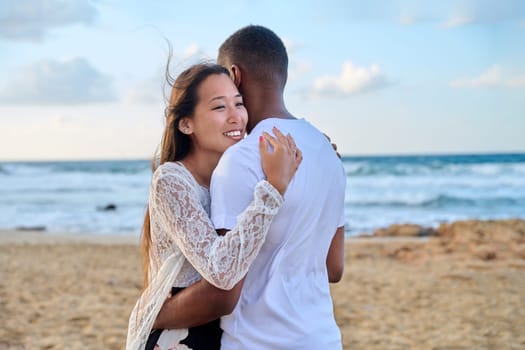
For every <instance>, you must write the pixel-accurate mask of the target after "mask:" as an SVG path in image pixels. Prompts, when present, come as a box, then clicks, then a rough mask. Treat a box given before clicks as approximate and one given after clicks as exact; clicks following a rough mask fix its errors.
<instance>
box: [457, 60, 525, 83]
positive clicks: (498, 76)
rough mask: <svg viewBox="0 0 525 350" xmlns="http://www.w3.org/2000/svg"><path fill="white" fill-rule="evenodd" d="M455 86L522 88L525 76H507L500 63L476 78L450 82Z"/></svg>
mask: <svg viewBox="0 0 525 350" xmlns="http://www.w3.org/2000/svg"><path fill="white" fill-rule="evenodd" d="M450 86H451V87H453V88H471V89H475V88H497V87H510V88H520V87H524V86H525V76H517V77H513V78H506V77H504V76H503V73H502V69H501V67H500V66H498V65H493V66H492V67H490V68H489V69H487V70H486V71H485V72H483V73H481V74H480V75H479V76H477V77H474V78H461V79H456V80H453V81H451V82H450Z"/></svg>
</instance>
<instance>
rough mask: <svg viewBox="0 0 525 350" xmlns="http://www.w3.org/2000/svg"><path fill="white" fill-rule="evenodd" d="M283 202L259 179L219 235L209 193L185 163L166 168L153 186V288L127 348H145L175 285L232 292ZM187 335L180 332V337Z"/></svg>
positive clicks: (136, 312)
mask: <svg viewBox="0 0 525 350" xmlns="http://www.w3.org/2000/svg"><path fill="white" fill-rule="evenodd" d="M282 201H283V198H282V196H281V195H280V194H279V192H278V191H277V190H276V189H275V188H274V187H273V186H272V185H271V184H270V183H268V182H267V181H260V182H259V183H258V184H257V186H256V187H255V189H254V199H253V201H252V202H251V203H250V205H249V206H248V207H247V208H246V209H245V210H244V212H243V213H242V214H241V215H239V217H238V218H237V226H236V227H235V228H234V229H233V230H231V231H229V232H228V233H226V235H224V236H219V235H217V233H216V231H215V228H214V227H213V224H212V223H211V221H210V219H209V204H210V195H209V192H208V190H207V189H205V188H203V187H202V186H200V185H199V184H198V183H197V182H196V181H195V178H194V177H193V176H192V175H191V173H190V172H189V171H188V170H187V169H186V168H185V167H184V166H183V165H182V164H180V163H164V164H163V165H161V166H160V167H159V168H158V169H157V170H156V171H155V173H154V174H153V179H152V182H151V188H150V198H149V209H150V225H151V240H152V242H151V251H150V278H149V285H148V287H147V288H146V289H145V290H144V292H143V293H142V295H141V296H140V298H139V300H138V301H137V303H136V305H135V307H134V309H133V311H132V312H131V316H130V319H129V327H128V337H127V341H126V349H127V350H130V349H133V350H139V349H140V350H142V349H144V346H145V344H146V341H147V339H148V336H149V334H150V332H151V329H152V326H153V322H154V321H155V319H156V317H157V314H158V313H159V311H160V308H161V306H162V304H163V303H164V301H165V300H166V298H167V296H168V295H169V293H170V291H171V288H172V287H186V286H188V285H190V284H193V283H194V282H196V281H198V280H200V278H201V276H202V278H204V279H206V280H207V281H208V282H210V283H211V284H213V285H215V286H216V287H218V288H221V289H231V288H233V286H235V284H237V282H239V281H240V280H241V279H242V278H243V277H244V275H245V274H246V273H247V271H248V268H249V266H250V264H251V263H252V262H253V260H254V259H255V257H256V256H257V254H258V253H259V250H260V248H261V246H262V244H263V243H264V240H265V238H266V234H267V232H268V229H269V227H270V224H271V221H272V219H273V217H274V216H275V214H277V211H278V209H279V207H280V206H281V204H282ZM199 274H200V275H199ZM186 335H187V329H181V330H180V339H181V340H182V339H184V338H185V337H186Z"/></svg>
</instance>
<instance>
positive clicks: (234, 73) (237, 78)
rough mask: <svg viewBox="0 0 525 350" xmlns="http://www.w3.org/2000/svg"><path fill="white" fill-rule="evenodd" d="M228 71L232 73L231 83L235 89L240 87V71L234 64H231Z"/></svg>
mask: <svg viewBox="0 0 525 350" xmlns="http://www.w3.org/2000/svg"><path fill="white" fill-rule="evenodd" d="M230 71H231V72H232V79H233V83H234V84H235V86H236V87H237V88H239V86H240V85H241V78H242V77H241V70H240V69H239V66H237V65H236V64H232V66H231V68H230Z"/></svg>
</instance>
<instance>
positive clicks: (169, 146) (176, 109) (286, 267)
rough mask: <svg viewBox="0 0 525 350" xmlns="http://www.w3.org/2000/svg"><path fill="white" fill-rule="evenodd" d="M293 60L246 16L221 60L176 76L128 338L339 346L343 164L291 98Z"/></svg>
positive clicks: (132, 341)
mask: <svg viewBox="0 0 525 350" xmlns="http://www.w3.org/2000/svg"><path fill="white" fill-rule="evenodd" d="M287 70H288V56H287V53H286V49H285V47H284V45H283V42H282V41H281V39H280V38H279V37H278V36H277V35H275V33H273V32H272V31H271V30H269V29H267V28H265V27H261V26H248V27H245V28H242V29H240V30H238V31H237V32H236V33H234V34H233V35H232V36H230V37H229V38H228V39H227V40H226V41H225V42H224V43H223V44H222V45H221V47H220V49H219V56H218V64H217V65H215V64H197V65H194V66H192V67H190V68H189V69H187V70H185V71H184V72H183V73H181V74H180V75H179V76H178V77H177V79H176V80H175V81H174V82H173V84H172V92H171V96H170V100H169V106H168V108H167V110H166V128H165V131H164V136H163V139H162V145H161V155H160V164H159V166H158V167H157V168H156V169H155V171H154V174H153V179H152V183H151V188H150V197H149V206H148V210H147V212H146V217H145V220H144V229H143V234H142V242H141V246H142V249H143V253H144V255H145V264H144V265H145V266H144V267H145V288H144V290H143V292H142V295H141V296H140V298H139V300H138V301H137V303H136V305H135V307H134V309H133V311H132V313H131V316H130V320H129V329H128V338H127V344H126V349H128V350H129V349H133V350H139V349H140V350H143V349H148V350H149V349H161V350H167V349H194V350H203V349H250V350H256V349H268V350H275V349H302V350H304V349H312V350H313V349H315V350H319V349H323V350H326V349H341V347H342V346H341V334H340V331H339V329H338V327H337V324H336V323H335V319H334V315H333V305H332V299H331V296H330V289H329V283H330V282H337V281H339V279H340V278H341V275H342V272H343V264H344V244H343V243H344V228H343V226H344V194H345V175H344V171H343V167H342V163H341V162H340V160H339V159H338V157H337V154H336V152H334V150H333V148H332V145H331V144H330V142H329V141H328V139H327V138H326V137H325V136H324V135H323V134H322V133H321V132H320V131H319V130H317V129H316V128H315V127H313V126H312V125H311V124H309V123H308V122H307V121H305V120H304V119H296V118H295V117H294V116H293V115H292V114H290V112H288V111H287V109H286V107H285V104H284V99H283V92H284V86H285V84H286V79H287ZM246 132H249V134H248V136H246V137H245V133H246ZM290 135H292V136H293V137H292V136H290Z"/></svg>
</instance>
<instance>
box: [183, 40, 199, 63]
mask: <svg viewBox="0 0 525 350" xmlns="http://www.w3.org/2000/svg"><path fill="white" fill-rule="evenodd" d="M202 54H203V51H202V50H201V48H200V47H199V45H197V44H196V43H191V44H190V45H188V47H187V48H186V49H184V51H183V53H182V58H183V59H190V58H193V57H195V56H197V55H202Z"/></svg>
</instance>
